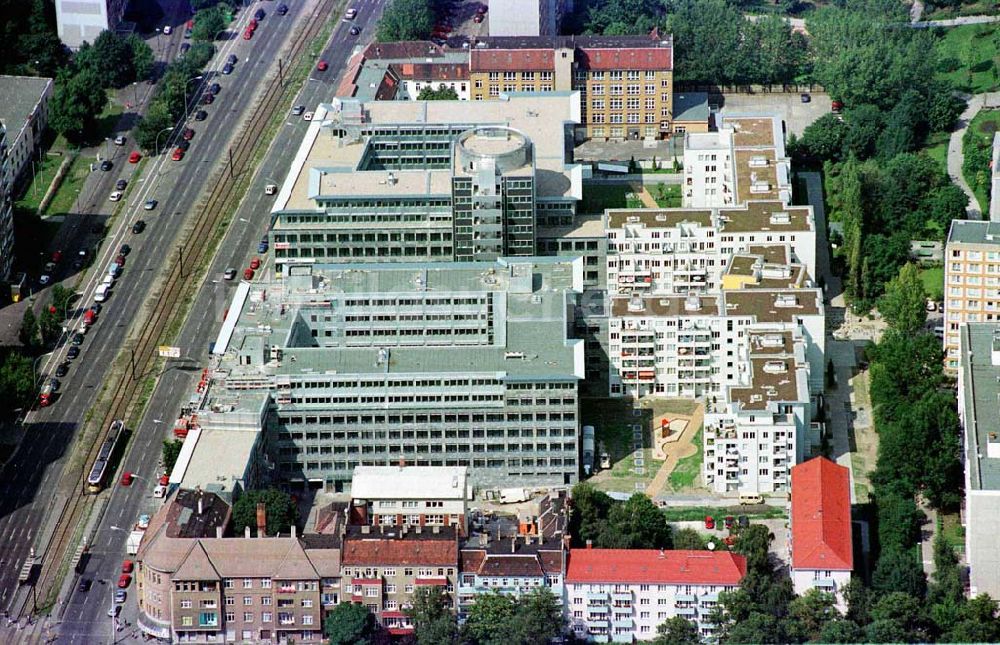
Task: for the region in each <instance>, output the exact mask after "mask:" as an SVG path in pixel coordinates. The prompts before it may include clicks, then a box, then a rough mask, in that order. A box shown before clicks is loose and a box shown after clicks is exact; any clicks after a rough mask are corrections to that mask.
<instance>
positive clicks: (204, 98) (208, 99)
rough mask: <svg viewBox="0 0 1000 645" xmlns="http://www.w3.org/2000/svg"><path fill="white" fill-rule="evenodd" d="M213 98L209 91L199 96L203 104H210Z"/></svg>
mask: <svg viewBox="0 0 1000 645" xmlns="http://www.w3.org/2000/svg"><path fill="white" fill-rule="evenodd" d="M214 100H215V94H212V93H211V92H206V93H204V94H202V96H201V102H202V103H203V104H205V105H210V104H211V103H212V101H214Z"/></svg>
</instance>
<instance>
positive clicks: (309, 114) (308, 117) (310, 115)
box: [302, 112, 313, 121]
mask: <svg viewBox="0 0 1000 645" xmlns="http://www.w3.org/2000/svg"><path fill="white" fill-rule="evenodd" d="M302 120H303V121H312V120H313V113H312V112H306V113H305V114H303V115H302Z"/></svg>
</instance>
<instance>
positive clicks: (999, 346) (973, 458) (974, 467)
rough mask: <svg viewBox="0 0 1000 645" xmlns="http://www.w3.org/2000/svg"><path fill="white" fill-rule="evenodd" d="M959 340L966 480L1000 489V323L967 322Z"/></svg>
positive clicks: (976, 485)
mask: <svg viewBox="0 0 1000 645" xmlns="http://www.w3.org/2000/svg"><path fill="white" fill-rule="evenodd" d="M977 223H979V222H977ZM982 223H984V224H985V222H982ZM952 229H954V226H952ZM960 343H961V356H962V367H961V369H962V374H961V376H960V379H959V380H960V384H961V386H962V393H961V396H962V401H963V404H964V410H962V421H963V423H964V425H965V435H966V440H965V446H966V459H965V462H966V468H967V469H968V473H967V480H968V482H969V486H970V487H971V488H972V489H973V490H1000V365H994V364H993V359H992V356H993V353H994V352H998V353H1000V324H998V323H966V324H964V325H962V326H961V338H960Z"/></svg>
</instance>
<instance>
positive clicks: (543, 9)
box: [486, 0, 555, 36]
mask: <svg viewBox="0 0 1000 645" xmlns="http://www.w3.org/2000/svg"><path fill="white" fill-rule="evenodd" d="M553 4H555V0H503V2H491V3H490V10H489V13H487V14H486V19H487V21H488V22H489V34H490V36H553V35H555V33H554V32H549V31H548V30H549V29H551V22H550V21H549V20H546V19H544V16H548V15H551V13H552V12H553V11H554V10H553V9H552V7H551V6H549V5H553Z"/></svg>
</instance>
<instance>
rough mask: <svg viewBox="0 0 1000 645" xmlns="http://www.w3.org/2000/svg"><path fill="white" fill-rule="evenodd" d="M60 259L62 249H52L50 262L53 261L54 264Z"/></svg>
mask: <svg viewBox="0 0 1000 645" xmlns="http://www.w3.org/2000/svg"><path fill="white" fill-rule="evenodd" d="M61 260H62V251H53V252H52V262H53V263H55V264H59V262H60V261H61Z"/></svg>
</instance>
